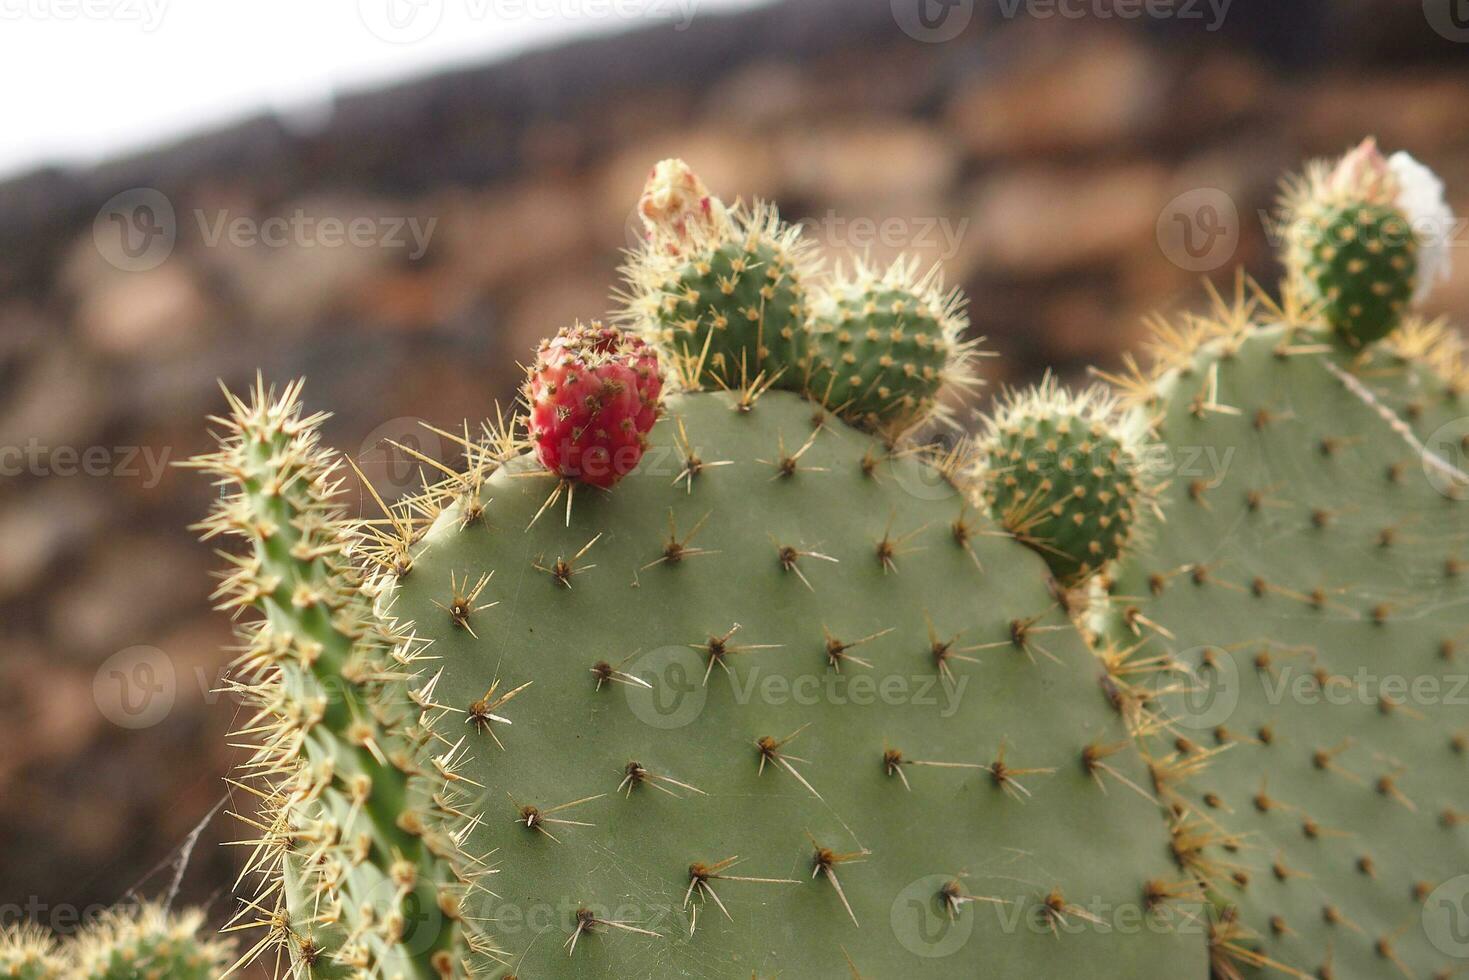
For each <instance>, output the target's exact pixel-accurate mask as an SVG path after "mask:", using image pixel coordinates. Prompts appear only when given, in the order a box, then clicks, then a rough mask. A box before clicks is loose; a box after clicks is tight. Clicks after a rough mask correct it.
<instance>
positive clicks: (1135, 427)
mask: <svg viewBox="0 0 1469 980" xmlns="http://www.w3.org/2000/svg"><path fill="white" fill-rule="evenodd" d="M1145 432H1146V423H1145V422H1144V421H1143V419H1142V416H1141V415H1139V414H1136V413H1124V412H1122V411H1120V410H1119V408H1118V404H1117V400H1116V399H1115V398H1113V397H1112V396H1110V395H1109V394H1108V393H1107V392H1106V390H1105V389H1103V388H1100V387H1092V388H1089V389H1087V390H1086V391H1083V392H1082V393H1080V394H1076V395H1074V394H1071V393H1069V392H1067V391H1065V390H1064V389H1062V388H1061V387H1060V386H1059V385H1057V384H1056V382H1055V379H1053V378H1051V377H1050V376H1047V378H1046V379H1045V380H1044V381H1043V382H1042V383H1041V384H1040V385H1039V386H1037V387H1035V388H1032V389H1029V390H1026V391H1022V392H1015V393H1011V394H1010V396H1009V397H1008V398H1007V399H1006V400H1005V401H1004V402H1003V403H1002V404H1001V405H1000V406H999V408H998V410H997V411H996V413H995V415H994V417H993V418H991V419H990V420H989V421H988V424H987V430H986V433H985V435H984V437H983V439H982V440H981V445H980V448H981V451H982V453H983V457H984V461H983V467H982V473H981V485H980V491H981V493H982V495H983V497H984V500H985V503H986V504H987V505H988V507H989V510H990V513H991V515H993V516H994V518H995V519H996V520H997V521H998V522H999V523H1000V524H1001V525H1003V526H1004V527H1005V528H1006V529H1008V530H1009V531H1010V532H1011V533H1012V534H1014V535H1015V536H1016V537H1017V538H1019V539H1020V540H1021V541H1023V542H1025V543H1027V544H1029V545H1030V546H1031V547H1033V548H1035V550H1037V551H1038V552H1040V554H1041V556H1042V557H1044V558H1045V559H1046V563H1047V564H1048V565H1050V567H1051V571H1052V572H1053V573H1054V574H1055V576H1056V578H1057V580H1058V581H1060V582H1061V583H1063V584H1065V585H1075V584H1077V583H1079V582H1081V581H1082V580H1084V579H1086V578H1088V577H1089V576H1091V575H1093V574H1095V573H1096V572H1098V571H1100V570H1101V569H1102V568H1104V567H1105V566H1106V565H1107V564H1108V563H1109V562H1111V561H1113V560H1114V559H1116V558H1117V557H1118V555H1120V554H1121V553H1122V552H1123V551H1124V549H1126V548H1127V546H1128V543H1129V542H1130V541H1131V540H1132V538H1133V536H1134V534H1135V532H1136V527H1137V523H1138V518H1139V516H1140V515H1141V513H1142V512H1143V511H1144V510H1145V509H1147V508H1149V507H1151V506H1152V500H1153V496H1154V493H1155V485H1154V482H1153V480H1152V479H1151V477H1150V475H1149V474H1148V472H1147V471H1146V467H1145V465H1144V464H1145V460H1144V453H1143V450H1144V447H1145V442H1144V438H1145Z"/></svg>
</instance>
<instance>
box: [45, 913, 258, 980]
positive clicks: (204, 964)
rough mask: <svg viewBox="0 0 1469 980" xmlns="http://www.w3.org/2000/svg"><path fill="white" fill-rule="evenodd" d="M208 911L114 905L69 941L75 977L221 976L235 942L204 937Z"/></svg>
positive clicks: (202, 979) (209, 979)
mask: <svg viewBox="0 0 1469 980" xmlns="http://www.w3.org/2000/svg"><path fill="white" fill-rule="evenodd" d="M203 928H204V914H203V913H202V912H199V911H197V910H190V911H187V912H182V913H179V914H174V913H171V912H168V911H166V910H165V909H164V908H163V907H162V906H159V905H153V904H145V905H138V906H122V907H118V908H114V909H109V910H108V911H107V912H106V913H105V914H104V915H103V916H102V918H101V919H100V920H98V921H97V922H96V923H94V924H93V925H91V926H89V927H88V928H87V929H86V930H85V931H84V932H82V933H81V934H80V935H78V936H77V938H76V939H75V940H74V941H73V942H72V943H71V944H69V946H70V948H69V950H68V952H69V954H70V957H71V961H72V962H71V963H70V964H69V967H68V972H67V974H66V975H67V976H68V977H70V978H75V980H152V978H158V980H163V978H167V980H216V978H218V977H219V976H221V975H222V974H223V973H224V972H225V970H227V969H228V968H229V967H230V965H231V961H232V957H233V948H232V945H231V944H230V943H227V942H224V941H222V940H219V939H214V938H208V937H205V936H201V935H200V932H201V930H203Z"/></svg>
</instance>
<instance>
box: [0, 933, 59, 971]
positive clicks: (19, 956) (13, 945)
mask: <svg viewBox="0 0 1469 980" xmlns="http://www.w3.org/2000/svg"><path fill="white" fill-rule="evenodd" d="M64 976H66V972H65V962H64V961H63V960H62V958H61V956H60V954H59V953H58V952H57V949H56V940H54V939H52V938H51V936H50V935H49V934H48V933H46V932H45V931H44V930H41V929H38V928H36V927H34V926H30V925H7V926H5V927H4V928H3V929H0V977H5V978H7V980H62V978H63V977H64Z"/></svg>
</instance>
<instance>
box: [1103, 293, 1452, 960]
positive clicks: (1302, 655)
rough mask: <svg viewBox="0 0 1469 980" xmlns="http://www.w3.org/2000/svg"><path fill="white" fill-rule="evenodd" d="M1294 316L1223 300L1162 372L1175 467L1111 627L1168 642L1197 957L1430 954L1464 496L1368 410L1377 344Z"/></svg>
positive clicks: (1446, 861)
mask: <svg viewBox="0 0 1469 980" xmlns="http://www.w3.org/2000/svg"><path fill="white" fill-rule="evenodd" d="M1311 340H1312V336H1311V334H1310V333H1309V331H1307V330H1303V329H1300V327H1299V326H1288V325H1279V324H1276V325H1272V326H1267V327H1254V326H1251V325H1249V324H1248V323H1247V322H1246V318H1244V317H1234V318H1233V319H1232V322H1227V323H1220V324H1218V325H1217V329H1216V330H1215V331H1214V336H1213V337H1212V338H1207V339H1205V341H1204V342H1203V343H1201V344H1199V345H1198V347H1197V348H1196V349H1195V350H1194V351H1192V352H1191V353H1187V354H1186V355H1185V356H1182V357H1181V358H1179V359H1178V363H1177V364H1176V366H1175V367H1174V368H1173V369H1171V370H1167V371H1165V372H1164V373H1163V374H1162V375H1161V376H1160V378H1159V379H1158V381H1157V383H1156V386H1155V387H1154V388H1153V390H1152V392H1151V395H1152V398H1153V400H1154V401H1153V403H1154V406H1155V408H1156V409H1157V410H1158V411H1159V412H1160V414H1161V421H1160V432H1161V435H1162V437H1163V439H1164V440H1165V441H1166V443H1167V444H1168V445H1169V447H1170V448H1171V449H1172V450H1173V459H1174V464H1175V473H1174V479H1173V482H1172V485H1171V488H1170V490H1169V491H1168V494H1167V501H1166V505H1165V513H1166V523H1165V524H1163V525H1162V527H1161V528H1160V529H1159V533H1158V534H1157V535H1155V536H1153V537H1152V543H1151V544H1150V545H1149V546H1148V547H1147V548H1144V549H1141V550H1140V551H1139V552H1138V553H1137V554H1136V555H1134V556H1133V557H1131V558H1129V559H1126V560H1125V561H1124V562H1123V568H1122V571H1121V573H1120V575H1119V577H1118V579H1117V581H1116V582H1115V585H1114V600H1113V610H1114V612H1115V613H1116V614H1117V616H1118V621H1119V623H1120V626H1119V630H1118V633H1117V634H1116V638H1115V642H1116V643H1118V644H1131V645H1135V646H1138V647H1139V648H1140V650H1141V651H1143V653H1142V654H1141V656H1142V657H1154V656H1159V655H1161V656H1163V657H1164V658H1165V660H1164V661H1163V662H1164V663H1169V664H1172V665H1174V666H1173V668H1172V669H1171V670H1170V672H1169V673H1168V674H1167V675H1166V682H1160V684H1159V685H1158V687H1157V690H1156V692H1155V693H1156V694H1157V703H1158V704H1159V705H1160V706H1161V708H1162V710H1163V712H1164V715H1165V716H1166V717H1167V718H1169V722H1168V725H1167V728H1166V729H1165V730H1164V731H1166V733H1167V738H1166V739H1165V740H1163V741H1162V742H1160V743H1159V744H1160V745H1161V749H1159V750H1158V758H1159V759H1162V760H1166V762H1160V763H1158V764H1159V765H1164V764H1166V765H1169V766H1173V767H1180V766H1182V767H1187V768H1190V769H1191V770H1192V771H1193V772H1194V776H1193V778H1192V779H1191V780H1188V781H1187V782H1185V783H1183V784H1182V785H1181V786H1175V787H1173V792H1175V793H1176V795H1174V796H1172V797H1171V801H1172V803H1173V804H1174V805H1175V808H1176V813H1177V820H1176V822H1175V830H1174V835H1175V848H1176V850H1177V851H1178V852H1179V853H1180V854H1181V855H1182V856H1183V858H1184V860H1185V861H1186V863H1187V864H1188V865H1189V866H1190V867H1191V868H1192V869H1193V870H1194V871H1195V873H1196V874H1197V875H1198V876H1199V878H1200V880H1201V882H1202V883H1203V884H1205V885H1206V887H1208V888H1209V890H1210V893H1211V895H1212V896H1213V897H1214V898H1215V900H1216V901H1217V902H1218V903H1219V905H1220V907H1221V909H1222V910H1223V912H1222V915H1221V917H1220V918H1219V920H1218V922H1217V923H1216V926H1215V929H1214V943H1213V953H1214V959H1215V967H1216V971H1217V973H1218V974H1219V975H1222V976H1238V975H1242V974H1241V973H1240V971H1248V970H1252V969H1254V968H1276V969H1280V970H1283V971H1285V972H1286V973H1290V974H1293V975H1312V976H1330V977H1336V978H1369V977H1383V976H1390V975H1396V974H1401V975H1403V976H1419V977H1429V976H1449V975H1451V974H1452V973H1453V972H1455V969H1456V967H1457V966H1459V965H1460V963H1461V961H1458V960H1457V959H1456V957H1458V956H1460V955H1462V952H1463V951H1462V950H1459V949H1458V948H1456V947H1453V946H1452V944H1451V943H1448V942H1447V941H1446V939H1445V936H1447V935H1450V932H1449V931H1448V930H1449V924H1448V923H1447V922H1446V921H1441V920H1443V919H1444V916H1446V915H1452V914H1454V913H1453V911H1452V909H1450V906H1451V905H1452V904H1453V902H1454V901H1456V899H1455V898H1454V895H1455V894H1458V893H1459V892H1454V891H1453V890H1454V889H1456V888H1459V890H1460V891H1461V892H1463V893H1466V894H1469V879H1463V878H1462V873H1463V872H1464V870H1465V869H1466V868H1469V823H1466V821H1465V819H1464V815H1465V814H1466V813H1469V755H1466V753H1465V743H1466V735H1469V731H1466V718H1469V716H1466V714H1465V709H1464V707H1463V695H1464V693H1465V692H1464V691H1463V690H1462V680H1463V677H1464V667H1463V665H1464V662H1465V651H1466V644H1469V625H1466V624H1469V587H1466V580H1465V576H1464V574H1463V569H1464V568H1465V559H1466V557H1469V502H1466V501H1465V500H1464V499H1462V491H1461V490H1457V489H1455V485H1456V478H1455V477H1454V476H1453V474H1451V473H1450V472H1448V471H1445V470H1443V469H1442V468H1440V467H1439V466H1438V464H1437V463H1435V462H1433V461H1432V460H1430V459H1428V458H1426V457H1425V456H1424V454H1423V453H1422V452H1421V451H1420V446H1419V444H1418V443H1417V442H1416V440H1415V439H1414V437H1413V435H1412V432H1411V429H1410V427H1409V426H1408V425H1406V424H1405V423H1403V422H1402V421H1401V420H1398V419H1393V418H1389V417H1385V416H1384V406H1385V404H1386V403H1385V402H1384V400H1383V399H1380V398H1378V397H1377V396H1376V395H1375V394H1374V390H1381V386H1382V384H1383V382H1384V380H1385V376H1384V375H1383V374H1382V373H1381V370H1380V369H1381V364H1382V362H1380V361H1379V362H1375V363H1376V365H1377V367H1378V368H1379V370H1378V371H1376V372H1372V371H1364V370H1363V368H1364V365H1365V364H1368V363H1374V362H1368V361H1364V360H1363V359H1361V358H1353V357H1352V356H1350V355H1348V354H1346V353H1344V352H1342V351H1340V350H1336V349H1331V348H1330V347H1323V346H1322V345H1319V344H1313V343H1312V342H1311ZM1388 380H1391V381H1392V383H1393V384H1401V378H1400V377H1399V378H1396V379H1388ZM1456 689H1457V693H1455V692H1456ZM1165 743H1166V744H1165ZM1456 874H1459V875H1460V876H1461V877H1460V878H1458V879H1455V878H1454V876H1455V875H1456ZM1456 882H1457V884H1456ZM1440 886H1442V887H1444V888H1447V889H1449V890H1450V892H1451V894H1448V895H1447V896H1445V895H1444V894H1442V893H1439V894H1437V895H1436V894H1435V889H1438V888H1440ZM1459 886H1464V887H1462V888H1460V887H1459ZM1430 899H1431V900H1430ZM1446 910H1448V911H1446ZM1231 971H1232V972H1231Z"/></svg>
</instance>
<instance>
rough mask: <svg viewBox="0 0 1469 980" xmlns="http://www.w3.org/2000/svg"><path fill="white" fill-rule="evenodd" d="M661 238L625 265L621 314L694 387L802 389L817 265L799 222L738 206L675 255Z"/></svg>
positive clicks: (765, 209) (769, 210) (762, 208)
mask: <svg viewBox="0 0 1469 980" xmlns="http://www.w3.org/2000/svg"><path fill="white" fill-rule="evenodd" d="M660 245H661V243H659V242H655V243H652V244H650V245H649V246H648V247H647V248H645V249H644V250H643V251H642V252H640V253H639V254H638V255H636V256H635V257H634V258H633V260H632V261H631V262H630V263H629V265H628V266H626V267H625V268H624V269H623V275H624V277H625V279H626V281H627V286H626V292H625V294H624V295H623V296H622V297H621V298H622V301H623V302H624V304H625V306H624V310H623V312H622V314H621V316H620V319H621V321H622V322H623V323H624V324H626V325H628V326H629V327H631V328H632V329H636V330H638V331H639V332H641V333H642V334H643V335H644V337H645V339H647V340H648V341H649V342H650V343H654V344H656V345H657V346H658V347H659V348H660V349H661V350H662V351H664V352H665V354H666V355H668V357H669V359H670V360H671V361H672V362H673V364H674V366H675V367H676V368H677V369H678V371H679V373H680V374H682V375H684V376H685V377H684V379H683V380H684V381H685V382H686V384H687V385H688V386H690V387H696V388H730V389H733V388H739V387H744V386H747V385H751V384H754V383H756V382H757V381H760V382H762V383H771V382H773V383H774V384H775V385H776V386H777V387H782V388H799V387H801V385H802V383H803V381H804V377H803V372H802V370H801V361H802V359H803V357H804V345H805V336H806V334H805V326H806V320H807V317H808V315H809V307H808V303H809V299H808V289H809V280H810V279H811V277H812V263H811V261H810V259H809V246H808V245H807V244H806V243H804V242H803V241H802V240H801V238H800V229H798V228H794V227H789V226H786V225H784V224H782V223H781V221H780V218H779V217H778V215H777V214H776V213H775V210H774V209H773V208H769V207H765V206H760V207H757V208H756V209H755V211H754V212H753V213H751V214H743V213H741V212H739V211H735V212H733V213H732V214H731V215H730V219H729V223H728V225H727V226H726V225H720V226H719V229H718V231H717V232H716V233H710V234H707V235H701V236H698V237H696V238H694V239H693V240H691V241H690V242H689V243H688V244H687V245H686V246H685V248H684V250H683V251H681V252H679V253H678V254H676V255H669V254H667V253H666V252H665V251H664V250H663V248H661V247H660Z"/></svg>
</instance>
